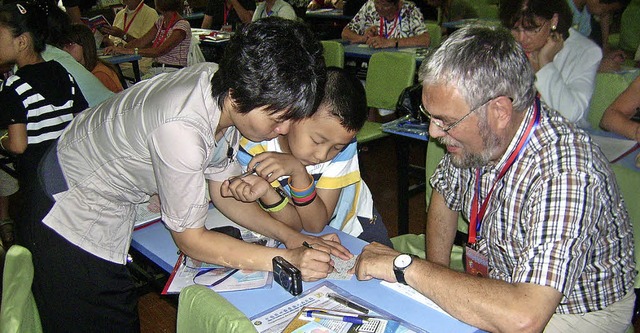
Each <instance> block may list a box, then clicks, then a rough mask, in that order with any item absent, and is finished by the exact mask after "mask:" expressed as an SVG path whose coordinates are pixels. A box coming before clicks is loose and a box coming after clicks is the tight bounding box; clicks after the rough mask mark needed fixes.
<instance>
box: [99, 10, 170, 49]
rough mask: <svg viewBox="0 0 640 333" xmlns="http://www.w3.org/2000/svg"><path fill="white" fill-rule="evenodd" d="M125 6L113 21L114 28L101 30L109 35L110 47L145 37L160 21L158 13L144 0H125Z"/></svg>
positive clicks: (107, 27) (105, 27) (109, 27)
mask: <svg viewBox="0 0 640 333" xmlns="http://www.w3.org/2000/svg"><path fill="white" fill-rule="evenodd" d="M122 4H123V5H125V7H124V8H122V9H121V10H120V11H118V13H116V17H115V18H114V19H113V25H112V26H104V27H102V28H100V32H102V33H103V34H107V35H109V39H105V41H107V40H108V42H107V43H108V44H109V45H119V44H124V43H127V42H130V41H132V40H135V39H137V38H140V37H142V36H144V34H146V33H147V31H149V30H151V28H153V25H154V24H155V23H156V21H157V20H158V12H156V10H155V9H153V8H151V7H149V6H147V5H146V4H145V3H144V0H123V1H122Z"/></svg>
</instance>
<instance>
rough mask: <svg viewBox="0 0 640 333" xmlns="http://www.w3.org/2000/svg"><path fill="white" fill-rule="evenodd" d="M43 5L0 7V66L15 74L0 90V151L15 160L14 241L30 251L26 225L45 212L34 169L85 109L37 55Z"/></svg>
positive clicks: (74, 88) (74, 89) (53, 65)
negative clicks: (19, 200) (17, 205)
mask: <svg viewBox="0 0 640 333" xmlns="http://www.w3.org/2000/svg"><path fill="white" fill-rule="evenodd" d="M46 9H47V5H46V4H44V3H39V4H31V3H26V2H17V3H14V4H8V5H4V6H2V7H0V40H2V45H0V50H2V51H0V65H2V66H5V65H12V64H15V65H16V67H17V70H16V71H15V73H14V75H12V76H10V77H9V78H8V79H7V80H6V81H4V82H3V84H2V86H0V100H1V101H2V111H3V112H2V113H0V127H1V128H7V129H8V131H7V133H6V134H4V135H3V136H2V137H1V138H0V148H1V149H2V150H4V151H6V152H9V153H11V154H13V155H15V156H16V161H15V171H16V174H17V178H18V183H19V187H20V196H21V198H22V204H21V205H20V208H19V216H18V219H17V220H18V221H19V222H20V223H19V224H18V225H17V226H16V233H17V240H18V243H19V244H21V245H24V246H25V247H27V248H28V249H32V248H33V247H32V245H33V242H32V238H31V234H32V232H31V231H32V229H31V226H32V225H33V224H35V223H39V222H40V221H41V220H42V218H43V217H44V216H45V215H46V213H47V211H48V210H49V208H51V204H52V203H51V200H50V199H49V198H48V197H47V196H46V195H45V193H44V191H42V190H41V188H40V186H39V183H38V177H37V170H38V165H39V163H40V160H41V158H42V156H44V153H45V152H46V150H47V149H48V148H49V147H50V146H51V144H52V142H54V141H55V140H56V139H57V138H58V136H60V134H61V133H62V130H63V129H64V128H65V127H66V126H67V125H68V124H69V123H70V122H71V120H72V119H73V116H74V114H76V113H79V112H81V111H82V110H84V109H85V108H86V107H87V106H88V105H87V101H86V100H85V99H84V97H83V96H82V93H81V92H80V89H79V88H78V85H77V83H76V82H75V80H74V78H73V77H72V76H71V74H69V73H68V72H67V71H66V70H65V69H64V67H62V65H60V64H59V63H58V62H56V61H45V60H44V59H43V58H42V56H41V55H40V54H41V52H43V51H44V49H45V47H46V44H45V40H46V38H47V33H49V31H48V29H47V21H46V20H42V17H44V16H45V15H46Z"/></svg>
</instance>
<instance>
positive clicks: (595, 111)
mask: <svg viewBox="0 0 640 333" xmlns="http://www.w3.org/2000/svg"><path fill="white" fill-rule="evenodd" d="M630 83H631V81H629V79H628V78H626V77H624V76H623V75H621V74H616V73H598V74H596V85H595V89H594V91H593V95H592V96H591V102H590V103H589V115H588V120H589V124H591V127H593V128H599V127H600V119H602V115H603V114H604V111H605V110H606V109H607V108H608V107H609V105H611V103H613V101H614V100H615V99H616V98H617V97H618V96H619V95H620V94H621V93H622V92H623V91H624V90H625V89H627V87H628V86H629V84H630Z"/></svg>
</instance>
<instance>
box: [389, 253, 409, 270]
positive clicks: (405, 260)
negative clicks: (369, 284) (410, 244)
mask: <svg viewBox="0 0 640 333" xmlns="http://www.w3.org/2000/svg"><path fill="white" fill-rule="evenodd" d="M412 261H413V258H411V256H410V255H408V254H401V255H399V256H397V257H396V259H395V260H394V261H393V265H394V266H396V267H397V268H400V269H404V268H406V267H407V266H409V265H410V264H411V262H412Z"/></svg>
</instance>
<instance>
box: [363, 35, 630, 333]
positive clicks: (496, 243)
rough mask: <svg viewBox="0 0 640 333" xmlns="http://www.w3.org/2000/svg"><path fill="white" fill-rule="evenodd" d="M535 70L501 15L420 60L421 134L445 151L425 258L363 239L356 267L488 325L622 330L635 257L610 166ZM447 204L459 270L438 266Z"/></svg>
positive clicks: (448, 233) (492, 328)
mask: <svg viewBox="0 0 640 333" xmlns="http://www.w3.org/2000/svg"><path fill="white" fill-rule="evenodd" d="M478 50H483V52H478ZM534 80H535V76H534V73H533V71H532V69H531V66H530V64H529V61H528V60H527V56H526V54H525V53H524V52H523V51H522V49H521V48H520V46H519V45H518V43H517V42H516V41H515V40H514V38H513V36H511V34H510V33H509V31H508V30H506V29H504V28H502V27H488V26H466V27H463V28H461V29H460V30H457V31H456V32H454V33H453V34H452V35H451V36H449V38H448V39H447V40H446V41H445V42H444V43H443V44H442V46H440V48H439V49H438V50H436V51H435V53H434V54H433V55H431V56H430V57H429V58H428V60H427V61H426V62H424V63H423V64H422V67H421V68H420V81H421V82H422V84H423V93H422V102H423V105H424V110H428V111H425V114H426V115H427V116H428V117H430V119H431V122H430V125H429V135H430V136H432V137H434V138H437V139H438V140H439V141H441V142H442V143H443V144H444V145H446V149H447V151H448V154H446V155H445V156H444V157H443V158H442V160H441V161H440V164H439V165H438V167H437V168H436V170H435V172H434V175H433V176H432V177H431V181H430V182H431V186H432V187H433V194H432V196H431V203H430V205H429V209H428V212H427V227H426V255H427V260H421V259H417V258H412V257H411V256H409V255H407V254H404V255H399V254H398V252H396V251H395V250H393V249H391V248H386V247H384V246H381V245H379V244H375V243H373V244H371V245H368V246H367V247H365V248H364V250H363V252H362V254H360V256H359V258H358V261H357V262H356V266H355V267H356V269H355V270H356V273H357V276H358V278H359V279H371V278H378V279H384V280H386V281H390V282H395V281H399V282H401V283H404V284H408V285H410V286H411V287H413V288H414V289H416V290H417V291H419V292H420V293H422V294H424V295H425V296H427V297H429V298H430V299H431V300H433V301H434V302H435V303H436V304H438V305H439V306H440V307H442V308H443V309H444V310H445V311H447V312H448V313H449V314H451V315H452V316H453V317H455V318H457V319H459V320H461V321H463V322H465V323H468V324H470V325H473V326H476V327H478V328H480V329H482V330H485V331H488V332H542V331H543V330H545V332H625V330H626V329H627V328H628V327H629V325H630V323H631V317H632V314H633V308H634V300H635V293H634V289H633V284H634V279H635V277H636V271H635V264H634V249H633V228H632V226H631V221H630V219H629V215H628V213H627V211H626V209H625V208H624V203H623V202H622V197H621V195H620V193H619V190H618V186H617V184H616V183H615V179H616V178H615V176H614V174H613V172H612V170H611V168H610V166H609V162H608V161H607V159H606V158H605V157H604V155H603V154H602V152H601V151H600V148H599V147H598V146H596V145H595V144H593V142H592V141H591V139H590V137H589V136H588V135H587V134H586V133H585V132H583V131H582V130H580V129H578V128H576V126H574V125H573V124H571V123H570V122H568V121H567V120H566V119H565V118H564V117H562V116H560V115H559V114H558V113H557V112H556V111H554V110H552V109H548V108H547V107H546V106H545V105H544V103H541V102H540V100H539V99H538V98H537V97H536V89H535V87H534ZM485 212H486V215H485ZM459 214H463V215H464V216H465V217H466V218H468V220H469V221H471V223H470V225H469V232H470V233H469V244H470V245H469V246H467V250H466V253H467V258H468V259H470V258H476V260H473V261H472V260H468V261H467V265H466V266H467V273H464V272H457V271H453V270H451V269H449V261H450V254H451V249H452V246H453V241H454V238H455V234H456V228H457V221H458V215H459ZM483 261H484V262H485V263H487V262H488V265H486V264H484V265H483V264H482V262H483ZM394 266H395V267H394ZM487 266H488V267H487ZM478 275H481V276H478Z"/></svg>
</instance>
